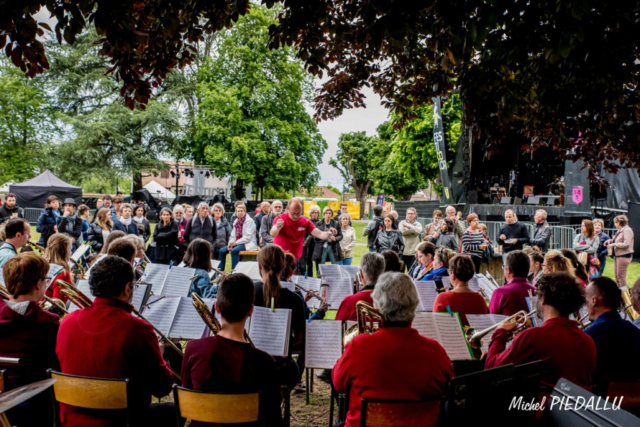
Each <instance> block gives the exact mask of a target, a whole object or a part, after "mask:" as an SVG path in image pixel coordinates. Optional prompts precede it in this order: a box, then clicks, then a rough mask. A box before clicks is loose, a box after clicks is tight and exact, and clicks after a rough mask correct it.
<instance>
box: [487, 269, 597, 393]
mask: <svg viewBox="0 0 640 427" xmlns="http://www.w3.org/2000/svg"><path fill="white" fill-rule="evenodd" d="M584 304H585V292H584V288H583V287H582V285H581V284H580V283H578V281H577V280H576V278H575V277H574V276H573V275H571V274H569V273H566V272H557V273H548V274H545V275H543V276H542V277H541V278H540V281H539V282H538V297H537V302H536V309H537V312H536V315H537V317H538V318H539V319H541V320H543V321H544V323H543V324H542V326H536V327H529V328H527V329H525V330H524V331H522V332H520V333H519V334H518V335H517V336H516V337H515V339H514V340H513V343H512V344H511V346H510V347H509V348H506V345H507V341H508V334H509V332H510V331H512V330H514V329H515V327H516V324H515V323H513V322H506V321H504V322H502V323H500V326H498V329H496V331H495V332H494V333H493V336H492V337H491V344H489V352H488V354H487V359H486V362H485V369H491V368H495V367H497V366H503V365H508V364H510V363H513V364H514V365H520V364H523V363H528V362H536V361H538V360H542V361H543V362H544V365H543V367H542V372H541V374H542V375H541V379H540V393H541V396H540V397H541V398H542V397H546V400H547V402H546V403H545V404H548V395H549V394H550V393H551V392H552V391H553V387H554V386H555V384H556V383H557V382H558V380H559V379H560V378H565V379H567V380H569V381H571V382H572V383H574V384H577V385H579V386H580V387H583V388H585V389H587V390H590V389H591V387H592V385H593V378H594V373H595V369H596V346H595V344H594V343H593V340H592V339H591V337H589V335H587V334H586V333H584V332H583V331H582V329H580V328H579V327H578V322H576V321H575V320H570V319H569V315H570V314H571V313H575V312H576V311H578V310H580V307H582V306H583V305H584Z"/></svg>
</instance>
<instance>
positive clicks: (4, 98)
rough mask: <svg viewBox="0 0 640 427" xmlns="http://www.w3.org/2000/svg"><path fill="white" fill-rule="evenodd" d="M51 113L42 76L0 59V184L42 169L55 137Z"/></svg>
mask: <svg viewBox="0 0 640 427" xmlns="http://www.w3.org/2000/svg"><path fill="white" fill-rule="evenodd" d="M54 117H55V112H54V109H53V108H51V107H50V102H49V98H48V96H47V93H46V91H45V90H44V87H43V85H42V79H41V78H37V79H27V78H26V77H25V75H24V73H23V72H21V71H20V70H18V69H16V68H15V67H14V66H12V65H10V64H8V63H7V60H0V183H5V182H8V181H14V182H21V181H24V180H25V179H28V178H33V177H34V176H36V175H37V174H38V173H39V172H41V171H42V169H43V166H44V163H45V158H46V152H47V146H48V145H49V141H50V140H51V138H53V137H54V136H55V133H56V129H55V119H54Z"/></svg>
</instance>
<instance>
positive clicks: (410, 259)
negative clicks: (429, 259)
mask: <svg viewBox="0 0 640 427" xmlns="http://www.w3.org/2000/svg"><path fill="white" fill-rule="evenodd" d="M400 259H402V261H403V262H404V265H403V266H402V272H403V273H408V272H409V270H411V267H413V263H414V262H415V261H416V256H415V255H402V257H401V258H400Z"/></svg>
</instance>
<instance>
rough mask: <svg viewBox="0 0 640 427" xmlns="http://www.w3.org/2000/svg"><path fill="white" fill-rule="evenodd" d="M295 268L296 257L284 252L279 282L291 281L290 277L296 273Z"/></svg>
mask: <svg viewBox="0 0 640 427" xmlns="http://www.w3.org/2000/svg"><path fill="white" fill-rule="evenodd" d="M297 266H298V261H296V257H294V256H293V254H292V253H291V252H286V253H285V254H284V269H283V270H282V274H281V275H280V280H283V281H285V282H288V281H289V280H290V279H291V276H293V274H294V273H295V272H296V267H297Z"/></svg>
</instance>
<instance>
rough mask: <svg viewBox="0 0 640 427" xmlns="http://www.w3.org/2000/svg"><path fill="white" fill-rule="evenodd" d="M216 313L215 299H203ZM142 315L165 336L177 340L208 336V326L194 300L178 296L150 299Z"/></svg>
mask: <svg viewBox="0 0 640 427" xmlns="http://www.w3.org/2000/svg"><path fill="white" fill-rule="evenodd" d="M203 301H204V302H205V304H206V305H207V307H209V309H210V310H211V311H214V310H215V309H214V307H213V305H214V302H215V300H214V299H210V298H205V299H203ZM142 315H143V316H144V317H145V318H146V319H147V321H148V322H149V323H151V324H152V325H153V326H155V327H156V328H158V330H159V331H160V332H162V333H163V334H164V335H165V336H167V337H168V338H171V339H176V340H194V339H199V338H205V337H206V336H207V335H208V328H207V325H206V324H205V323H204V320H202V318H201V317H200V314H198V311H197V310H196V308H195V307H194V306H193V300H192V299H191V298H187V297H178V296H156V295H152V296H151V297H149V302H148V303H147V304H146V305H145V307H144V310H143V311H142Z"/></svg>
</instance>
